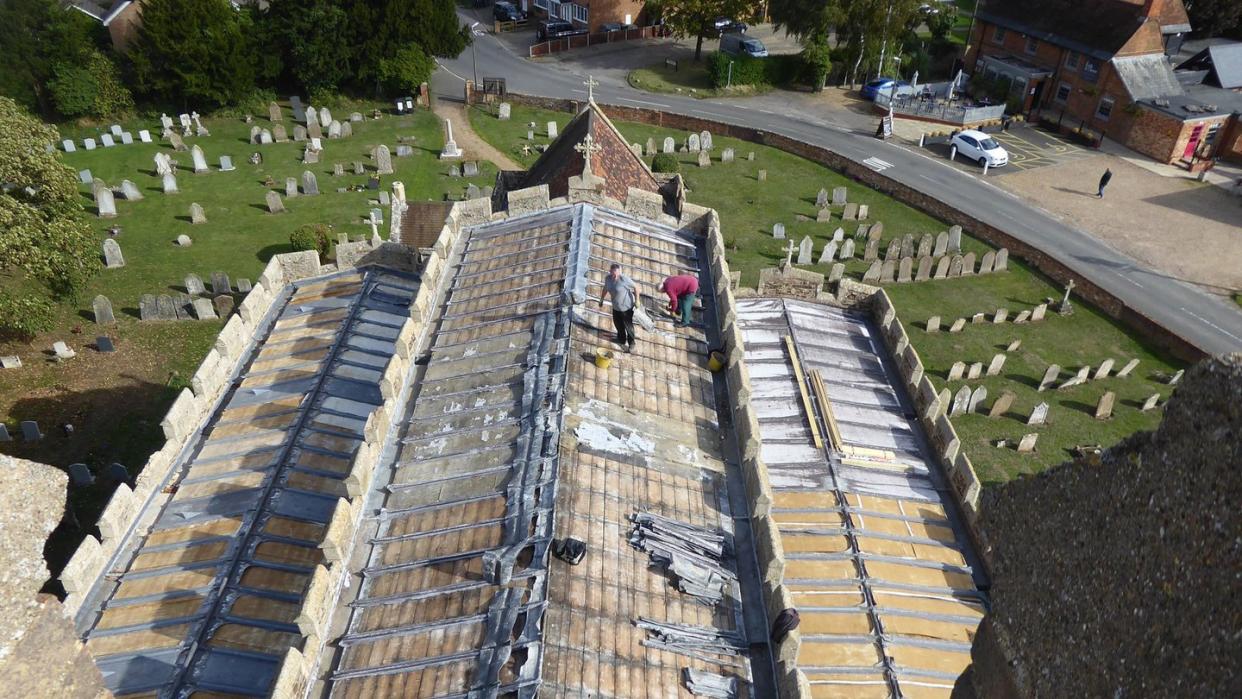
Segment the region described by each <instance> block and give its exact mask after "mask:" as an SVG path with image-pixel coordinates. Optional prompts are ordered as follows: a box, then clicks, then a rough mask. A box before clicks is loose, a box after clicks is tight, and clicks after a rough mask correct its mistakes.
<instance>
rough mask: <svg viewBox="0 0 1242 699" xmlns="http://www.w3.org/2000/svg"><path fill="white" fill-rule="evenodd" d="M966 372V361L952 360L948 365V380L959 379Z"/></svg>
mask: <svg viewBox="0 0 1242 699" xmlns="http://www.w3.org/2000/svg"><path fill="white" fill-rule="evenodd" d="M965 373H966V362H953V364H952V366H950V367H949V380H950V381H961V380H962V376H963V375H965Z"/></svg>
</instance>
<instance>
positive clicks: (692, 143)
mask: <svg viewBox="0 0 1242 699" xmlns="http://www.w3.org/2000/svg"><path fill="white" fill-rule="evenodd" d="M700 150H702V148H701V144H700V143H699V135H698V134H697V133H692V134H690V135H689V136H688V137H687V138H686V152H688V153H698V152H699V151H700Z"/></svg>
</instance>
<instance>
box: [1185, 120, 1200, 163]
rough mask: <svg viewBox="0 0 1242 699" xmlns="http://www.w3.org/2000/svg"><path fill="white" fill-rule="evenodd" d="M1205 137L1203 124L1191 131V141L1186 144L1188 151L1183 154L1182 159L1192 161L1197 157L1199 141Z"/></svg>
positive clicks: (1197, 125)
mask: <svg viewBox="0 0 1242 699" xmlns="http://www.w3.org/2000/svg"><path fill="white" fill-rule="evenodd" d="M1202 137H1203V124H1196V125H1195V127H1194V128H1193V129H1191V131H1190V140H1189V141H1187V142H1186V150H1185V152H1183V153H1182V158H1184V159H1186V160H1192V159H1193V158H1194V155H1195V149H1196V148H1198V147H1199V139H1200V138H1202Z"/></svg>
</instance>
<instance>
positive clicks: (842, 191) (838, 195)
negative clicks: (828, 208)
mask: <svg viewBox="0 0 1242 699" xmlns="http://www.w3.org/2000/svg"><path fill="white" fill-rule="evenodd" d="M848 196H849V191H848V190H847V189H846V188H845V187H833V188H832V205H833V206H845V202H846V200H847V197H848Z"/></svg>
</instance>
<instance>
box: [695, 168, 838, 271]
mask: <svg viewBox="0 0 1242 699" xmlns="http://www.w3.org/2000/svg"><path fill="white" fill-rule="evenodd" d="M700 152H702V151H700ZM814 255H815V241H813V240H811V236H809V235H808V236H806V237H804V238H803V239H802V242H800V243H798V264H800V265H809V264H814V263H815V257H814Z"/></svg>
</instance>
